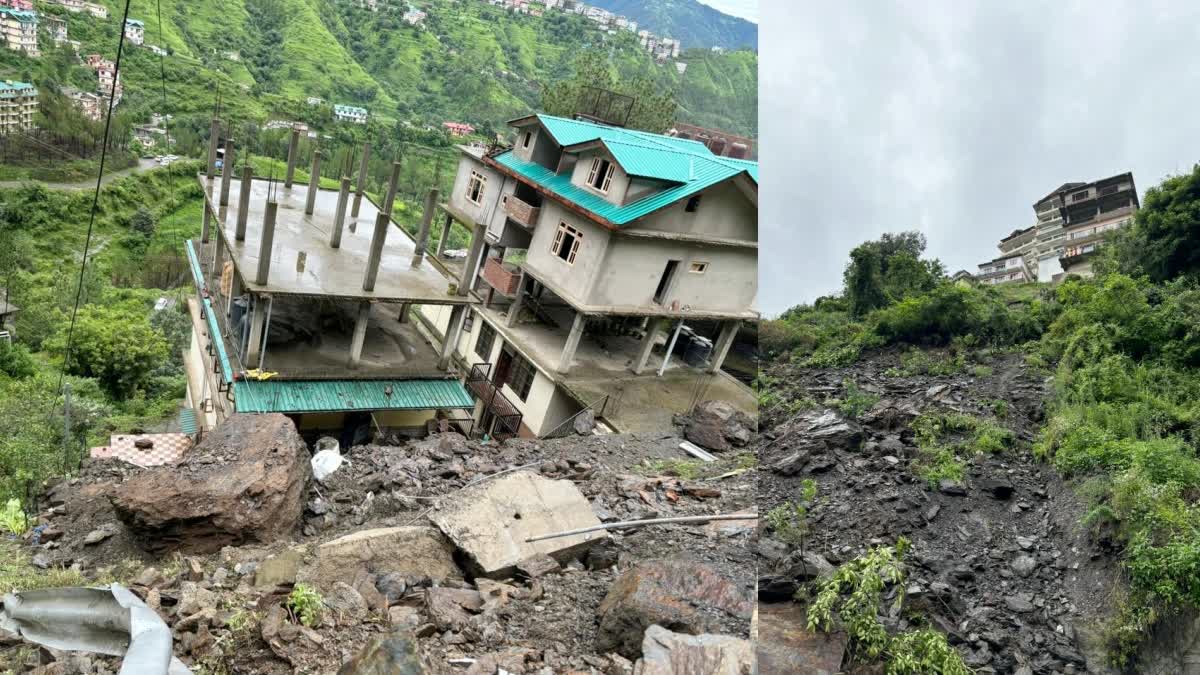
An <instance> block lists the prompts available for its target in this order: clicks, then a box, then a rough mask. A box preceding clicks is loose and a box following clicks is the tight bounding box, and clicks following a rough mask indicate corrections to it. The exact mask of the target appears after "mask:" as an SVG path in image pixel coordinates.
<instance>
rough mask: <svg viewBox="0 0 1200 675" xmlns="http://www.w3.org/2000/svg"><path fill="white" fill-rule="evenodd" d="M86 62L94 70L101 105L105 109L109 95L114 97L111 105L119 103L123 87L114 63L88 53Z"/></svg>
mask: <svg viewBox="0 0 1200 675" xmlns="http://www.w3.org/2000/svg"><path fill="white" fill-rule="evenodd" d="M87 64H88V65H89V66H91V67H92V69H94V70H95V71H96V91H97V92H99V94H100V97H101V98H102V99H103V100H102V102H101V105H102V106H103V107H104V108H105V109H107V107H108V104H107V101H108V99H109V98H110V97H111V98H113V99H114V100H113V105H117V104H119V103H120V102H121V96H122V94H123V92H124V90H125V88H124V87H123V86H122V85H121V78H120V76H118V74H117V66H116V64H115V63H113V62H112V61H109V60H108V59H106V58H104V57H103V56H100V55H99V54H89V55H88V57H87Z"/></svg>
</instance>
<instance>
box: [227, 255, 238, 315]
mask: <svg viewBox="0 0 1200 675" xmlns="http://www.w3.org/2000/svg"><path fill="white" fill-rule="evenodd" d="M241 294H242V277H241V276H240V275H238V271H237V266H236V265H235V266H234V268H233V279H232V283H230V284H229V297H228V298H226V299H225V316H226V318H228V317H230V316H233V299H234V298H236V297H237V296H239V295H241Z"/></svg>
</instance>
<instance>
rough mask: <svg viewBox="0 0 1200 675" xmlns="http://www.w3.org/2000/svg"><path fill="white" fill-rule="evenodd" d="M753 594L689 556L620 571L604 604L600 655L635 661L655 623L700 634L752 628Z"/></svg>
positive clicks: (597, 643) (598, 649)
mask: <svg viewBox="0 0 1200 675" xmlns="http://www.w3.org/2000/svg"><path fill="white" fill-rule="evenodd" d="M753 611H754V597H753V593H752V592H751V591H750V590H749V589H747V588H745V587H742V586H739V585H738V584H735V583H734V582H732V581H730V580H728V579H726V578H725V577H723V576H721V575H720V574H718V573H717V571H716V570H714V569H712V568H711V567H709V566H707V565H704V564H701V563H697V562H695V561H691V560H680V559H676V560H651V561H648V562H644V563H642V564H640V565H638V566H636V567H634V568H632V569H630V570H629V571H627V572H625V573H624V574H622V575H621V576H620V577H618V578H617V580H616V582H614V583H613V585H612V587H611V588H610V589H609V591H608V595H606V596H605V597H604V601H603V602H601V603H600V608H599V610H598V613H599V615H600V630H599V633H598V635H597V639H596V647H597V651H598V652H599V653H602V654H603V653H607V652H617V653H618V654H620V655H622V656H625V657H627V658H631V659H635V658H637V657H638V656H640V655H641V652H642V637H643V634H644V633H645V631H646V629H647V628H649V627H650V626H652V625H654V624H658V625H660V626H670V627H671V628H672V629H673V630H675V631H678V632H683V633H689V634H693V635H698V634H700V633H716V632H725V631H723V630H722V629H723V627H724V626H725V625H731V624H739V625H740V624H742V623H744V624H745V625H746V627H747V628H748V627H749V621H750V616H751V614H752V613H753Z"/></svg>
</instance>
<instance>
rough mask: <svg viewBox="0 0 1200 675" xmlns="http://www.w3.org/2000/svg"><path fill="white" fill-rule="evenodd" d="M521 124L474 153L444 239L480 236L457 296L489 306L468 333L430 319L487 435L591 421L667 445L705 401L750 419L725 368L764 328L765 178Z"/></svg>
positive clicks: (707, 159)
mask: <svg viewBox="0 0 1200 675" xmlns="http://www.w3.org/2000/svg"><path fill="white" fill-rule="evenodd" d="M510 124H511V125H512V126H513V127H514V128H515V129H516V142H515V144H514V146H513V147H512V148H503V149H497V150H494V151H492V152H485V151H484V150H482V149H480V148H471V147H462V148H461V150H462V155H461V159H460V162H459V169H458V174H457V178H456V181H455V185H454V189H453V193H452V194H451V195H450V198H449V199H448V200H447V202H446V203H445V204H443V205H442V207H443V209H444V210H445V212H446V220H445V225H444V229H443V235H442V240H443V241H444V240H445V237H446V232H448V229H449V227H450V225H451V223H452V222H453V221H457V222H459V223H462V224H464V225H465V226H467V227H468V228H469V229H471V230H472V231H473V236H472V239H471V246H470V249H469V250H468V252H467V256H466V259H465V261H464V263H463V279H464V284H463V286H462V287H461V288H460V289H459V292H460V293H464V294H468V295H472V296H477V297H478V298H479V299H480V300H482V301H483V304H482V306H473V307H472V308H471V314H470V315H469V316H468V317H467V324H466V325H465V326H464V327H463V328H462V330H461V331H459V330H457V329H455V328H454V322H453V317H451V316H449V312H447V311H446V310H445V309H444V308H439V307H432V306H424V307H422V308H421V309H422V311H421V314H422V315H423V316H424V317H425V318H426V319H427V320H428V323H429V327H430V332H431V334H432V335H434V336H435V338H436V339H438V340H439V341H441V342H442V343H443V344H445V343H446V342H447V338H446V336H447V335H449V336H451V337H450V338H449V342H450V343H452V344H453V353H454V355H455V357H456V358H457V359H458V361H459V364H460V367H462V368H463V370H465V371H466V372H467V376H466V380H467V386H468V388H469V389H470V390H471V392H472V393H473V394H475V396H476V397H477V399H478V403H477V405H476V409H475V418H476V419H477V420H478V421H479V424H478V426H479V427H480V428H482V429H484V430H493V431H499V432H503V433H511V432H517V433H520V434H522V435H526V436H546V435H556V434H558V433H561V432H563V431H569V430H570V428H571V419H572V417H573V416H574V415H576V414H577V413H580V412H582V411H583V410H585V409H588V408H590V409H591V410H592V411H593V412H594V414H595V415H596V416H597V417H598V418H601V421H602V422H603V423H605V424H607V426H609V427H612V428H614V429H616V430H619V431H650V430H658V431H661V430H664V429H669V428H670V427H671V418H672V416H673V415H674V414H675V413H679V412H688V411H689V410H690V409H691V407H692V406H693V405H694V404H695V403H697V402H698V401H700V400H705V399H723V400H727V401H730V402H731V403H733V404H734V405H736V406H738V407H739V408H742V409H744V410H746V411H747V412H751V413H753V412H754V409H755V403H754V397H753V395H752V393H751V392H750V390H749V389H748V388H747V387H746V386H745V385H743V384H742V383H741V382H738V381H737V380H735V379H734V378H733V377H731V376H729V375H728V374H726V373H724V372H723V371H722V365H723V363H724V360H725V358H726V355H727V354H728V353H729V350H730V346H731V345H732V344H733V342H734V339H735V337H736V335H737V333H738V328H739V325H740V323H741V322H743V321H754V320H756V319H757V318H758V312H757V311H756V309H755V302H756V296H757V270H758V268H757V254H758V243H757V242H758V225H757V220H758V165H757V164H756V163H755V162H749V161H743V160H737V159H731V158H726V157H719V156H717V155H714V154H713V153H712V152H711V151H710V150H709V149H708V148H706V147H705V146H704V144H703V143H700V142H697V141H692V140H686V139H681V138H673V137H670V136H662V135H657V134H650V133H645V132H637V131H630V130H626V129H621V128H617V127H612V126H605V125H602V124H596V123H592V122H587V121H581V120H570V119H564V118H560V117H553V116H549V115H531V116H528V117H524V118H521V119H517V120H514V121H512V122H511V123H510ZM440 249H441V246H439V250H440ZM455 334H457V335H458V337H457V339H455V338H454V335H455ZM676 352H678V353H676ZM673 353H675V354H674V356H672V354H673Z"/></svg>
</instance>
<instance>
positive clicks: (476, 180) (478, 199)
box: [467, 171, 487, 204]
mask: <svg viewBox="0 0 1200 675" xmlns="http://www.w3.org/2000/svg"><path fill="white" fill-rule="evenodd" d="M486 186H487V177H486V176H484V175H483V174H481V173H479V172H478V171H472V172H471V180H469V181H467V201H469V202H471V203H473V204H482V203H483V189H484V187H486Z"/></svg>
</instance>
